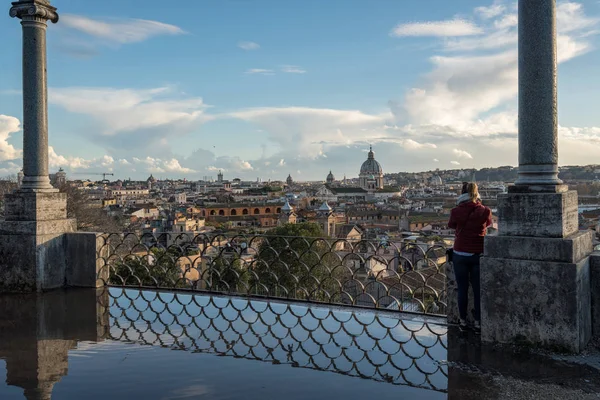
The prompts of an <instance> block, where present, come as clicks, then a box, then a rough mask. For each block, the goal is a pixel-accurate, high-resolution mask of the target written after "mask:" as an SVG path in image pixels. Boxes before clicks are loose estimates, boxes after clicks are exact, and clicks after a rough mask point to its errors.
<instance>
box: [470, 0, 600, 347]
mask: <svg viewBox="0 0 600 400" xmlns="http://www.w3.org/2000/svg"><path fill="white" fill-rule="evenodd" d="M519 91H520V92H519V178H518V180H517V182H516V184H515V186H511V187H509V190H508V193H507V194H502V195H499V196H498V234H497V236H489V237H486V240H485V251H484V257H483V258H482V261H481V295H482V298H481V312H482V321H481V323H482V340H484V341H487V342H495V343H522V344H527V345H530V346H536V347H545V348H549V349H552V350H567V351H572V352H579V351H581V350H582V349H583V347H585V345H586V344H587V342H588V341H589V339H590V337H591V305H590V303H591V297H590V266H589V264H590V263H589V256H590V254H591V252H592V239H593V234H592V232H591V231H579V221H578V197H577V192H576V191H570V190H569V189H568V187H567V186H566V185H563V184H562V182H561V181H560V180H559V179H558V153H557V142H558V136H557V103H556V0H519Z"/></svg>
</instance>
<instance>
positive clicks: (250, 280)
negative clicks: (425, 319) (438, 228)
mask: <svg viewBox="0 0 600 400" xmlns="http://www.w3.org/2000/svg"><path fill="white" fill-rule="evenodd" d="M97 268H98V271H99V272H98V279H99V280H100V282H101V284H103V285H110V286H126V287H138V288H155V289H170V290H173V289H177V290H192V291H203V292H210V293H224V294H235V295H242V296H253V297H254V296H256V297H266V298H279V299H286V300H296V301H307V302H317V303H326V304H339V305H348V306H359V307H368V308H379V309H388V310H395V311H403V312H415V313H421V314H434V315H445V314H446V307H447V288H446V272H445V270H446V249H445V248H444V247H443V246H433V247H428V246H427V245H426V244H423V243H414V242H397V243H396V242H387V243H382V242H379V241H371V240H341V239H331V238H317V237H282V236H274V235H269V234H264V235H235V236H228V235H207V234H199V235H193V234H188V233H181V234H177V233H162V234H144V235H141V236H139V235H135V234H105V235H100V236H99V237H98V244H97Z"/></svg>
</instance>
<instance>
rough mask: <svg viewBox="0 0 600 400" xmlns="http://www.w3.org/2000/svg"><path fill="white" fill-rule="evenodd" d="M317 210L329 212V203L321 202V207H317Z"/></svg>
mask: <svg viewBox="0 0 600 400" xmlns="http://www.w3.org/2000/svg"><path fill="white" fill-rule="evenodd" d="M318 211H321V212H329V211H331V207H329V204H327V202H324V203H323V204H321V207H319V210H318Z"/></svg>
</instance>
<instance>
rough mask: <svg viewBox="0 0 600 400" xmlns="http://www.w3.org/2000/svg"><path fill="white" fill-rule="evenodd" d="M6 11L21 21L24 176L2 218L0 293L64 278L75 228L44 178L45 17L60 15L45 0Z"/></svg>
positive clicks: (63, 201) (24, 0)
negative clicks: (67, 249)
mask: <svg viewBox="0 0 600 400" xmlns="http://www.w3.org/2000/svg"><path fill="white" fill-rule="evenodd" d="M10 15H11V17H17V18H19V19H21V24H22V26H23V172H24V176H23V181H22V185H21V187H20V188H19V189H18V190H17V192H15V193H12V194H10V195H7V196H6V202H5V220H4V221H0V292H27V291H42V290H46V289H54V288H58V287H63V286H65V284H66V282H67V281H68V279H67V273H68V271H67V265H68V257H67V251H66V248H67V246H68V243H67V239H66V237H65V233H69V232H74V231H75V230H76V224H75V220H73V219H68V218H67V197H66V195H65V194H64V193H58V190H56V189H54V188H53V187H52V186H51V185H50V180H49V178H48V105H47V79H46V22H47V21H48V20H50V21H52V22H57V21H58V14H57V13H56V8H54V7H52V6H51V5H50V2H49V1H48V0H21V1H16V2H13V3H12V8H11V9H10Z"/></svg>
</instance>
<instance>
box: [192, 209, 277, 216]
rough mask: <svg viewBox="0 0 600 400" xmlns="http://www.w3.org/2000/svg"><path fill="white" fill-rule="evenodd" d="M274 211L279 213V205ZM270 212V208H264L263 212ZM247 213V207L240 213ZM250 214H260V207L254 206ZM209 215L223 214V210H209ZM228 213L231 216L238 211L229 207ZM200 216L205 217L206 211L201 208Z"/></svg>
mask: <svg viewBox="0 0 600 400" xmlns="http://www.w3.org/2000/svg"><path fill="white" fill-rule="evenodd" d="M275 212H276V213H277V214H279V213H281V208H279V207H278V208H277V209H276V210H275ZM271 213H272V210H271V209H270V208H265V214H271ZM249 214H250V210H248V209H247V208H244V209H243V210H242V214H241V215H249ZM252 214H254V215H259V214H260V209H258V208H255V209H254V210H253V211H252ZM209 215H211V216H214V215H219V216H224V215H225V210H219V211H218V212H217V211H215V210H210V212H209ZM229 215H231V216H236V215H238V212H237V210H236V209H231V211H230V214H229ZM202 216H203V217H205V216H206V211H205V210H203V211H202Z"/></svg>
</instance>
